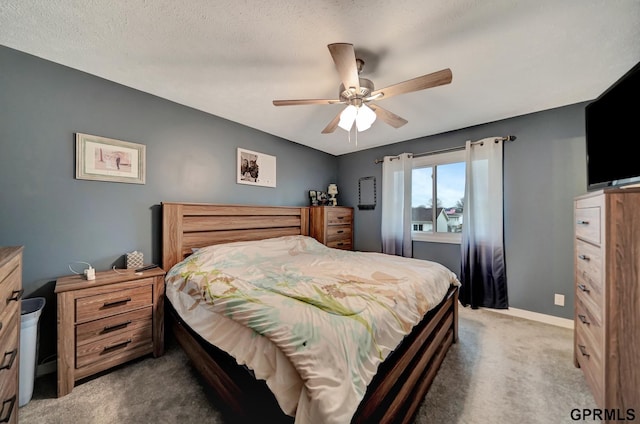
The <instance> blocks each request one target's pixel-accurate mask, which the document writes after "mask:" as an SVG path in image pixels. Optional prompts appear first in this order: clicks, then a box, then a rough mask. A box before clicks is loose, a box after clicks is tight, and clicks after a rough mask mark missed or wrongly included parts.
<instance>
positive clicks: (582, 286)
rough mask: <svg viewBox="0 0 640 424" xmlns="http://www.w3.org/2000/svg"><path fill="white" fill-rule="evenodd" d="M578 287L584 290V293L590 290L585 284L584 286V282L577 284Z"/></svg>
mask: <svg viewBox="0 0 640 424" xmlns="http://www.w3.org/2000/svg"><path fill="white" fill-rule="evenodd" d="M578 288H579V289H580V290H582V291H583V292H585V293H589V291H590V290H589V289H588V288H587V286H585V285H584V284H578Z"/></svg>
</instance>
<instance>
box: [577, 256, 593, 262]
mask: <svg viewBox="0 0 640 424" xmlns="http://www.w3.org/2000/svg"><path fill="white" fill-rule="evenodd" d="M578 259H582V260H583V261H587V262H589V261H590V260H591V258H590V257H588V256H587V255H578Z"/></svg>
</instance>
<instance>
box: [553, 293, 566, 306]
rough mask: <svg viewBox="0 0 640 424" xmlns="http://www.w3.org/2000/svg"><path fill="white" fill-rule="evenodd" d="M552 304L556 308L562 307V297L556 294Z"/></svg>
mask: <svg viewBox="0 0 640 424" xmlns="http://www.w3.org/2000/svg"><path fill="white" fill-rule="evenodd" d="M553 304H554V305H557V306H564V295H563V294H558V293H556V294H555V295H554V297H553Z"/></svg>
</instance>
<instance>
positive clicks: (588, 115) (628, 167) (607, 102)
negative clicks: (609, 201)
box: [585, 63, 640, 190]
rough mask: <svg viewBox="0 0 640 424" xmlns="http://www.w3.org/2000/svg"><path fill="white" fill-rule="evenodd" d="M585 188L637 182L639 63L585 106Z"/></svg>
mask: <svg viewBox="0 0 640 424" xmlns="http://www.w3.org/2000/svg"><path fill="white" fill-rule="evenodd" d="M585 124H586V143H587V189H588V190H596V189H600V188H604V187H610V186H622V185H626V184H632V183H635V182H638V183H640V155H637V153H636V149H637V148H638V147H639V146H640V63H638V64H636V65H635V66H634V67H633V68H632V69H631V70H630V71H629V72H627V73H626V74H624V75H623V76H622V77H621V78H620V79H619V80H618V81H616V82H615V83H614V84H613V85H612V86H611V87H609V88H608V89H607V90H606V91H605V92H604V93H602V94H601V95H600V96H599V97H598V98H597V99H595V100H594V101H593V102H591V103H589V104H588V105H587V106H586V108H585Z"/></svg>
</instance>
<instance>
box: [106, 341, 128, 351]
mask: <svg viewBox="0 0 640 424" xmlns="http://www.w3.org/2000/svg"><path fill="white" fill-rule="evenodd" d="M129 343H131V339H127V340H125V341H123V342H120V343H116V344H112V345H111V346H105V347H104V349H102V352H103V353H106V352H111V351H113V350H116V349H122V348H123V347H126V346H127V345H128V344H129Z"/></svg>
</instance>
